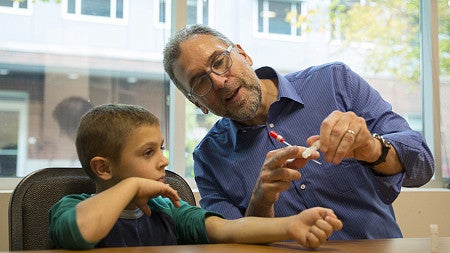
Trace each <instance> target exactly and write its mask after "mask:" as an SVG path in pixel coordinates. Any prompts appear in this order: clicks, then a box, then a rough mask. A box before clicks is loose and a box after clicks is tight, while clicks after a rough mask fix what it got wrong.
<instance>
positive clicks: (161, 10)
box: [155, 0, 171, 28]
mask: <svg viewBox="0 0 450 253" xmlns="http://www.w3.org/2000/svg"><path fill="white" fill-rule="evenodd" d="M170 9H171V1H170V0H156V1H155V10H157V13H158V15H155V24H156V26H157V27H159V28H170V23H171V22H170Z"/></svg>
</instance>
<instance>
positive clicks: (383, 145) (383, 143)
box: [358, 133, 392, 168]
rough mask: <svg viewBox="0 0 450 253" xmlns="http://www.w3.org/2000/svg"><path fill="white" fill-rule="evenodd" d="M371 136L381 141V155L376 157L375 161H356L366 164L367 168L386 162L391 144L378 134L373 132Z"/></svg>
mask: <svg viewBox="0 0 450 253" xmlns="http://www.w3.org/2000/svg"><path fill="white" fill-rule="evenodd" d="M372 136H373V138H375V139H377V140H378V141H379V142H380V143H381V155H380V157H378V159H377V160H376V161H375V162H372V163H369V162H365V161H359V160H358V162H359V163H360V164H362V165H364V166H367V167H369V168H373V167H375V166H377V165H378V164H380V163H384V162H386V156H387V154H388V153H389V150H390V149H391V147H392V145H391V143H390V142H389V141H387V140H385V139H384V138H383V136H381V135H379V134H376V133H375V134H373V135H372Z"/></svg>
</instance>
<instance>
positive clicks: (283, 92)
mask: <svg viewBox="0 0 450 253" xmlns="http://www.w3.org/2000/svg"><path fill="white" fill-rule="evenodd" d="M255 72H256V75H257V76H258V78H260V79H275V78H276V79H278V99H277V101H280V99H281V98H288V99H291V100H294V101H296V102H297V103H300V104H303V100H302V98H301V97H300V95H299V94H298V91H297V90H296V89H295V87H294V86H293V85H292V83H291V82H290V81H289V80H288V79H287V78H286V77H285V76H283V75H281V74H280V73H278V72H277V71H276V70H274V69H273V68H271V67H268V66H265V67H261V68H258V69H256V70H255Z"/></svg>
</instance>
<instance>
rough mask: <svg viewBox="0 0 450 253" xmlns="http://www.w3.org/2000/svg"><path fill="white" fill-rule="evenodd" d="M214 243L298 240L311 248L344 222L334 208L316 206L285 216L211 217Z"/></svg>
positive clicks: (208, 226)
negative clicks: (226, 218) (232, 218)
mask: <svg viewBox="0 0 450 253" xmlns="http://www.w3.org/2000/svg"><path fill="white" fill-rule="evenodd" d="M205 223H206V231H207V233H208V238H209V240H210V242H212V243H253V244H263V243H271V242H277V241H284V240H295V241H297V242H298V243H299V244H301V245H303V246H305V247H308V248H317V247H319V246H320V245H321V244H322V243H324V242H325V241H326V239H327V238H328V237H330V235H331V233H332V232H333V230H340V229H341V228H342V222H341V221H340V220H339V219H338V218H337V217H336V215H335V214H334V212H333V211H332V210H331V209H327V208H322V207H315V208H310V209H307V210H305V211H303V212H301V213H300V214H297V215H294V216H289V217H282V218H261V217H244V218H241V219H237V220H225V219H222V218H219V217H216V216H209V217H207V218H206V220H205Z"/></svg>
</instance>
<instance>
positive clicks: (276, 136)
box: [269, 131, 322, 164]
mask: <svg viewBox="0 0 450 253" xmlns="http://www.w3.org/2000/svg"><path fill="white" fill-rule="evenodd" d="M269 135H270V137H272V138H274V139H275V140H277V141H279V142H281V143H284V144H285V145H286V146H292V145H291V144H289V143H288V142H287V141H286V140H285V139H284V137H283V136H281V135H279V134H277V133H276V132H275V131H270V132H269ZM319 148H320V141H319V140H317V141H315V142H314V143H313V145H311V147H309V148H307V149H305V151H303V153H302V157H303V158H305V159H306V158H308V157H310V156H311V154H312V153H313V152H315V151H317V150H318V149H319ZM311 161H313V162H315V163H317V164H322V163H321V162H319V161H317V160H314V159H311Z"/></svg>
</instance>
